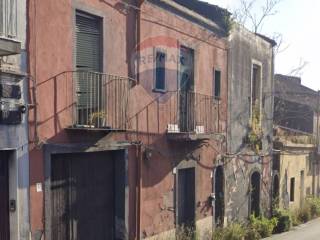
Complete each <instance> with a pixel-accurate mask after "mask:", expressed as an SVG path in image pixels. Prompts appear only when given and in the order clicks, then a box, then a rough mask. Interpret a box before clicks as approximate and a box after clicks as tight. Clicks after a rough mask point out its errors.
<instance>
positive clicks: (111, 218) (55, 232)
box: [50, 151, 125, 240]
mask: <svg viewBox="0 0 320 240" xmlns="http://www.w3.org/2000/svg"><path fill="white" fill-rule="evenodd" d="M116 157H117V156H116V154H115V153H113V152H112V151H109V152H96V153H72V154H55V155H52V160H51V187H50V189H51V239H52V240H85V239H95V240H115V239H125V238H122V237H121V236H119V231H120V230H125V226H122V225H121V226H117V228H118V229H116V225H115V223H116V219H117V221H118V222H117V224H122V222H121V220H123V225H125V224H124V222H125V221H124V219H125V217H124V215H125V214H124V211H125V210H124V198H123V197H121V196H120V194H121V193H124V180H123V182H121V181H120V180H119V177H121V174H118V173H120V172H121V171H119V167H120V166H118V163H117V162H120V161H116V160H118V159H115V158H116ZM123 169H125V167H124V166H123ZM122 179H124V177H122ZM119 181H120V182H121V183H120V182H119ZM115 189H117V192H116V191H115ZM122 195H124V194H122ZM123 235H125V233H123Z"/></svg>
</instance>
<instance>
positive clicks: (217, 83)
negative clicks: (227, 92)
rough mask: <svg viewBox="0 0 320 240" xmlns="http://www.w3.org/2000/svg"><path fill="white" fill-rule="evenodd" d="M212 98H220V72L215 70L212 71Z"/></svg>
mask: <svg viewBox="0 0 320 240" xmlns="http://www.w3.org/2000/svg"><path fill="white" fill-rule="evenodd" d="M213 86H214V96H215V97H216V98H220V97H221V72H220V71H217V70H215V71H214V85H213Z"/></svg>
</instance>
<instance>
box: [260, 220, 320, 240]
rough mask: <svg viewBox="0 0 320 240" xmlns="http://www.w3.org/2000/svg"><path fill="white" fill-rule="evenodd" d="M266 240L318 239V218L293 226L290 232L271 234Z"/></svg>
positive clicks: (319, 222)
mask: <svg viewBox="0 0 320 240" xmlns="http://www.w3.org/2000/svg"><path fill="white" fill-rule="evenodd" d="M265 239H268V240H320V218H318V219H316V220H313V221H310V222H308V223H306V224H303V225H300V226H298V227H295V228H293V229H292V230H291V231H290V232H286V233H282V234H277V235H273V236H272V237H269V238H265Z"/></svg>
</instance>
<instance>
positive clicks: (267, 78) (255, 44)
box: [225, 25, 273, 221]
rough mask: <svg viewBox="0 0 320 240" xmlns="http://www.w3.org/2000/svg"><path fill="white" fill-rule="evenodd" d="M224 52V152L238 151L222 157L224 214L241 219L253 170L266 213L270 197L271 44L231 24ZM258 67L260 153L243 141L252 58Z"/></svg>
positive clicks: (262, 208)
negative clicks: (225, 59)
mask: <svg viewBox="0 0 320 240" xmlns="http://www.w3.org/2000/svg"><path fill="white" fill-rule="evenodd" d="M229 40H230V48H229V55H228V75H229V76H228V78H229V82H228V147H227V149H228V152H229V153H231V154H238V155H237V156H234V157H230V158H226V159H225V162H226V163H225V172H226V193H225V195H226V200H225V201H226V210H225V213H226V217H227V220H228V221H231V220H243V219H246V218H247V217H248V214H249V187H250V177H251V174H252V173H253V171H255V170H256V171H259V172H260V174H261V178H262V179H261V195H260V199H261V201H260V209H261V210H262V211H261V212H264V213H265V214H266V215H268V214H269V210H270V205H271V200H270V191H271V156H270V155H269V153H270V151H271V149H272V145H271V139H272V116H273V96H272V94H271V93H272V91H273V48H272V45H271V43H269V42H267V41H266V40H263V39H262V38H261V37H259V36H257V35H255V34H253V33H251V32H249V31H247V30H246V29H244V28H242V27H240V26H238V25H235V26H234V28H233V30H232V31H231V34H230V36H229ZM253 61H257V62H259V63H260V64H261V71H262V78H261V79H262V105H263V106H262V122H261V127H262V131H263V133H264V134H263V139H262V151H261V152H262V153H263V154H264V155H265V156H264V157H259V156H256V154H255V153H254V152H253V151H252V150H250V149H248V147H246V146H245V144H244V143H243V139H244V137H245V136H246V135H247V133H248V126H249V122H250V95H251V68H252V62H253Z"/></svg>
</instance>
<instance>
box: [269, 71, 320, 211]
mask: <svg viewBox="0 0 320 240" xmlns="http://www.w3.org/2000/svg"><path fill="white" fill-rule="evenodd" d="M274 95H275V101H274V115H275V117H274V133H275V136H274V148H275V153H274V159H273V171H274V172H275V175H277V180H276V182H275V184H274V189H276V190H275V191H274V194H273V195H274V196H273V197H274V198H275V203H276V204H277V205H279V206H280V207H282V208H286V209H289V208H290V209H297V208H300V207H301V206H302V205H303V203H304V201H305V199H306V198H307V197H310V196H319V155H318V144H319V140H318V139H319V132H318V131H319V116H318V114H317V113H318V111H319V99H320V98H319V93H317V92H316V91H314V90H312V89H309V88H307V87H305V86H303V85H302V84H301V78H299V77H293V76H286V75H280V74H276V75H275V93H274ZM317 125H318V127H317Z"/></svg>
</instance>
